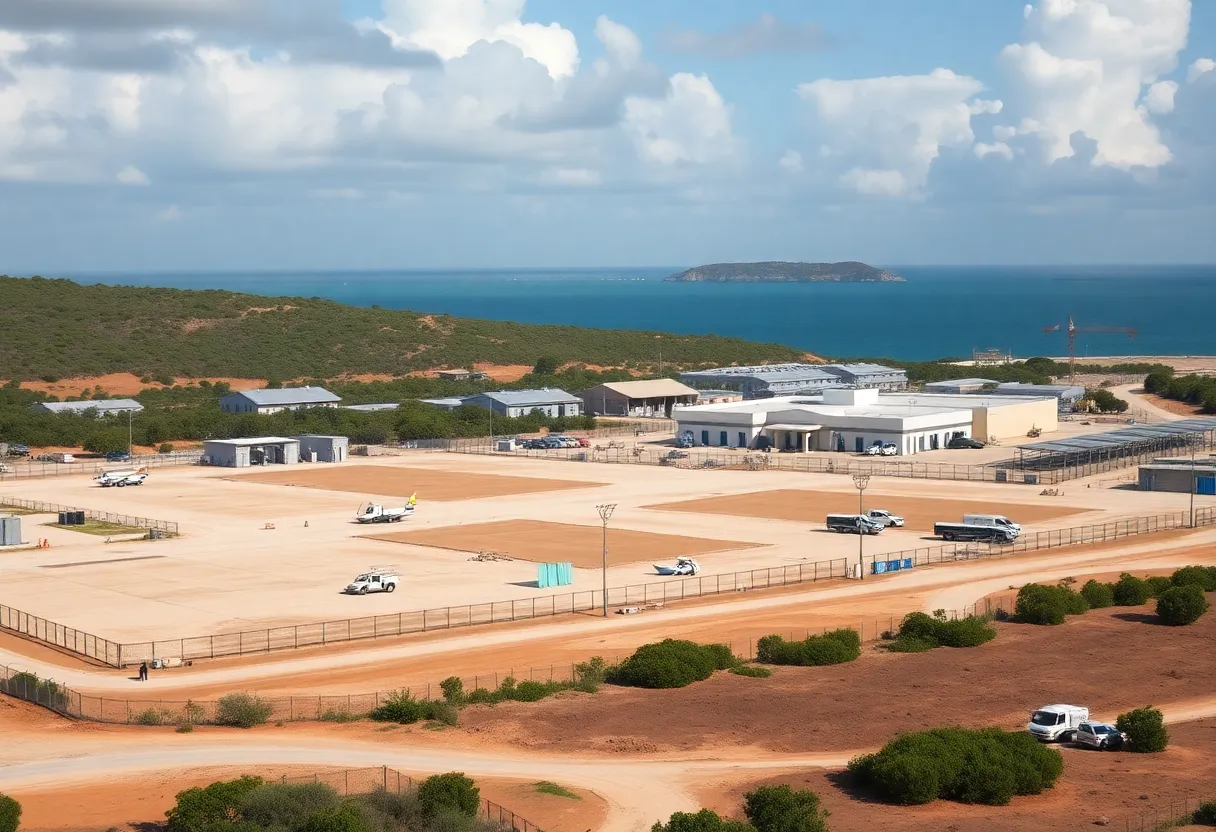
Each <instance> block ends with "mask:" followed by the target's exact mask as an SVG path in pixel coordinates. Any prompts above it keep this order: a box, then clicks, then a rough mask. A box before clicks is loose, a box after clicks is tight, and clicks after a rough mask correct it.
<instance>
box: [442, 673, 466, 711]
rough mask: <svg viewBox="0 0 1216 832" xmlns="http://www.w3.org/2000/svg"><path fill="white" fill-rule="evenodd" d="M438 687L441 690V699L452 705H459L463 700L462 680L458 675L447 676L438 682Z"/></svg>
mask: <svg viewBox="0 0 1216 832" xmlns="http://www.w3.org/2000/svg"><path fill="white" fill-rule="evenodd" d="M439 689H440V690H441V691H443V701H444V702H450V703H452V704H453V705H459V704H461V703H462V702H464V682H462V681H460V677H459V676H449V677H448V678H446V679H444V680H443V681H442V682H440V683H439Z"/></svg>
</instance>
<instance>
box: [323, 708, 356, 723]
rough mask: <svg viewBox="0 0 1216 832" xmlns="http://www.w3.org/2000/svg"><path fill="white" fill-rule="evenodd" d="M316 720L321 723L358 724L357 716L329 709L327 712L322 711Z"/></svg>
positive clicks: (336, 709) (348, 712)
mask: <svg viewBox="0 0 1216 832" xmlns="http://www.w3.org/2000/svg"><path fill="white" fill-rule="evenodd" d="M317 719H318V720H320V721H321V722H358V721H359V719H360V716H359V715H358V714H352V713H351V712H350V711H345V710H341V709H338V708H330V709H329V710H327V711H324V712H323V713H322V714H321V715H320V716H319V717H317Z"/></svg>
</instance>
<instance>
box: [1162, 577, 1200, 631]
mask: <svg viewBox="0 0 1216 832" xmlns="http://www.w3.org/2000/svg"><path fill="white" fill-rule="evenodd" d="M1209 606H1210V605H1209V604H1208V599H1207V598H1205V597H1204V595H1203V589H1202V588H1201V587H1198V586H1196V585H1194V584H1187V585H1185V586H1175V587H1170V588H1169V589H1167V590H1166V591H1165V592H1163V593H1161V595H1160V596H1159V597H1158V598H1157V618H1159V619H1160V620H1161V623H1162V624H1168V625H1170V626H1171V627H1180V626H1183V625H1186V624H1194V623H1195V622H1196V621H1198V620H1199V616H1201V615H1203V614H1204V613H1205V612H1207V611H1208V607H1209Z"/></svg>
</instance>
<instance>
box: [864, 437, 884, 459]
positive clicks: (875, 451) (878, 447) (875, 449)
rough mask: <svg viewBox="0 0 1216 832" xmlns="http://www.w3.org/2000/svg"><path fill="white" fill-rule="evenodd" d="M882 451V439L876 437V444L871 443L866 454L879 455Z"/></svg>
mask: <svg viewBox="0 0 1216 832" xmlns="http://www.w3.org/2000/svg"><path fill="white" fill-rule="evenodd" d="M881 453H882V440H881V439H875V440H874V444H873V445H871V446H870V447H868V448H866V450H865V454H866V456H878V455H879V454H881Z"/></svg>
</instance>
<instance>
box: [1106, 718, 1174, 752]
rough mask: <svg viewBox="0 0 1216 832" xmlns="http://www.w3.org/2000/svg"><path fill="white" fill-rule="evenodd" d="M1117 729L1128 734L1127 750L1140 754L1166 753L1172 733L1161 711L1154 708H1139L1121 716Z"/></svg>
mask: <svg viewBox="0 0 1216 832" xmlns="http://www.w3.org/2000/svg"><path fill="white" fill-rule="evenodd" d="M1115 728H1117V729H1118V730H1120V731H1122V732H1123V733H1124V734H1127V748H1128V750H1129V751H1134V752H1137V753H1140V754H1153V753H1156V752H1158V751H1164V750H1165V747H1166V746H1167V745H1169V742H1170V733H1169V731H1168V730H1166V727H1165V718H1164V717H1163V716H1162V714H1161V711H1159V710H1157V709H1156V708H1152V707H1144V708H1137V709H1136V710H1134V711H1128V712H1127V713H1125V714H1119V717H1118V719H1116V720H1115Z"/></svg>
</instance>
